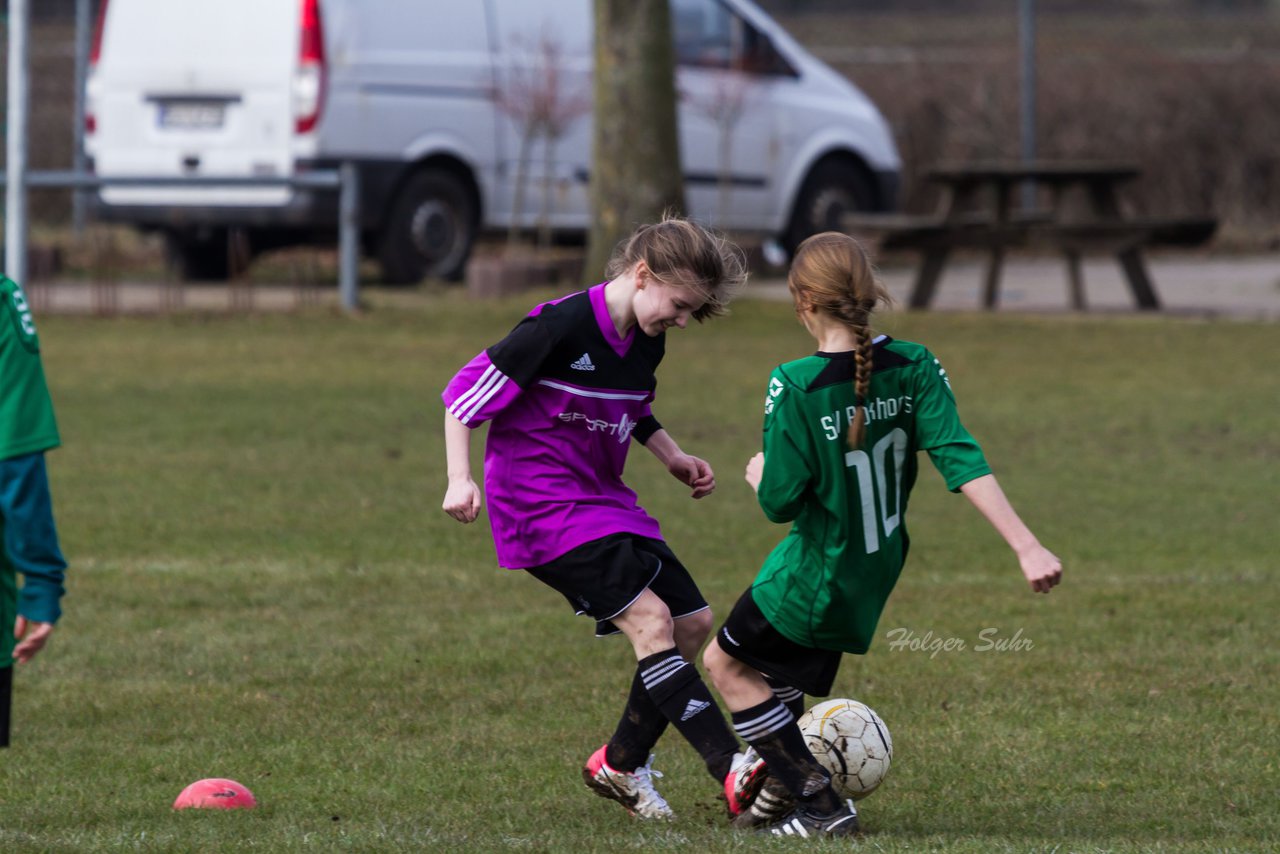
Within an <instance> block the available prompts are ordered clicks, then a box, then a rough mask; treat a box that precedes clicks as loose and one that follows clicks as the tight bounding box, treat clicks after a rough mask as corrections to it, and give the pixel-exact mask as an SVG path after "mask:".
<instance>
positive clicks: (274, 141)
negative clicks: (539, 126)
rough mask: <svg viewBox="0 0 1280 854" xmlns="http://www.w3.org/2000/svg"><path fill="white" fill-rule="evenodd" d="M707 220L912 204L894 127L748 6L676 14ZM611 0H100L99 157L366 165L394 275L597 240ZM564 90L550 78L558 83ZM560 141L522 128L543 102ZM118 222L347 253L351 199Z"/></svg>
mask: <svg viewBox="0 0 1280 854" xmlns="http://www.w3.org/2000/svg"><path fill="white" fill-rule="evenodd" d="M671 7H672V19H673V29H674V31H675V45H676V54H677V60H678V63H679V67H678V70H677V87H678V90H679V96H680V107H679V113H680V115H679V133H680V155H681V160H682V167H683V169H684V172H685V188H686V189H685V193H686V203H687V206H688V209H689V211H688V212H689V214H690V215H691V216H693V217H694V218H696V219H699V220H701V221H704V222H709V223H711V224H713V225H715V226H716V227H718V228H722V229H731V230H734V231H741V232H752V233H759V234H761V235H765V236H771V237H777V238H779V239H780V240H781V241H782V243H783V245H784V246H787V247H788V248H790V247H794V245H795V244H796V243H797V242H798V241H799V240H801V239H802V238H803V237H805V236H807V235H808V234H810V233H813V232H814V231H817V230H821V229H824V228H827V227H833V226H835V225H836V224H837V222H838V219H839V216H840V214H841V213H842V212H843V211H844V210H846V209H859V210H885V209H889V208H891V207H892V206H893V205H894V204H895V201H896V199H895V196H896V192H897V184H898V176H899V171H900V161H899V158H898V153H897V150H896V148H895V146H894V143H893V139H892V136H891V134H890V132H889V129H888V126H887V124H886V122H885V120H884V118H883V117H882V116H881V115H880V113H879V112H878V111H877V110H876V108H875V106H874V105H872V104H871V102H870V101H869V100H868V99H867V98H866V97H865V96H864V95H863V94H862V93H861V92H859V91H858V90H857V89H856V88H855V87H854V86H853V85H852V84H851V83H849V81H847V80H846V79H844V78H843V77H841V76H840V75H839V74H837V73H836V72H834V71H833V70H831V69H830V68H828V67H827V66H826V65H824V64H822V63H821V62H819V61H818V60H817V59H815V58H814V57H813V56H811V55H810V54H809V53H807V52H806V51H805V50H804V49H803V48H801V47H800V46H799V45H798V44H797V43H796V42H795V41H794V40H793V39H792V38H791V37H790V36H789V35H787V33H786V32H785V31H784V30H782V29H781V28H780V27H779V26H778V25H777V24H776V23H775V22H774V21H773V20H771V19H770V18H769V17H768V16H767V15H766V14H765V13H764V12H762V11H761V10H760V9H759V8H758V7H757V6H755V5H754V4H753V3H751V2H749V1H748V0H671ZM591 41H592V0H462V2H457V0H453V2H446V0H217V2H211V0H103V2H102V7H101V14H100V17H99V22H98V30H97V33H96V35H95V39H94V44H93V52H92V55H91V63H92V64H91V71H90V76H89V80H88V91H87V109H88V115H87V117H86V122H87V125H88V127H87V134H86V140H87V141H86V145H87V148H88V153H89V156H90V157H91V158H92V161H93V163H94V168H95V170H96V171H97V173H98V174H99V175H102V176H104V177H114V176H182V175H191V176H236V177H246V176H261V177H277V176H293V175H297V174H299V173H303V172H306V171H308V170H316V169H328V168H334V167H336V166H337V165H338V164H339V163H341V162H343V161H352V162H354V163H355V164H357V166H358V168H359V172H360V177H361V181H360V187H361V194H360V204H361V226H362V241H363V247H364V251H365V252H366V254H369V255H373V256H376V257H377V258H378V260H379V261H380V263H381V266H382V270H383V273H384V276H385V279H386V280H387V281H388V282H394V283H407V282H415V281H418V280H420V279H421V278H422V277H424V276H426V275H431V276H437V277H444V278H456V277H458V276H459V275H460V274H461V273H462V270H463V267H464V265H465V263H466V260H467V256H468V254H469V253H470V250H471V246H472V244H473V242H474V240H475V238H476V236H477V234H478V233H480V232H481V231H488V230H497V229H506V228H508V227H510V226H512V225H513V224H514V225H515V226H516V227H518V228H522V229H525V228H532V227H534V225H535V224H538V223H541V224H543V225H545V226H546V227H548V228H550V229H553V230H554V231H555V232H557V233H559V234H570V235H572V234H575V233H576V234H581V233H584V232H585V231H586V230H587V227H588V224H589V218H590V216H591V212H590V210H589V206H588V194H587V182H588V179H589V177H590V174H591V163H590V153H591V136H592V129H591V124H592V119H591V115H590V96H591V92H590V88H591V66H592V48H591ZM552 82H554V84H555V85H554V86H552V85H550V84H551V83H552ZM547 91H554V92H555V95H554V96H553V97H552V99H551V112H553V113H556V114H557V115H558V117H559V118H560V122H559V125H560V127H559V128H558V136H556V137H555V138H553V139H551V140H550V143H548V139H547V135H546V134H543V133H525V132H523V128H524V127H525V126H527V125H528V124H529V122H528V121H527V120H528V119H530V115H529V106H530V104H533V103H535V102H537V103H543V104H544V105H545V102H546V98H545V97H543V98H542V100H541V101H539V100H538V99H539V97H540V96H541V95H545V93H546V92H547ZM98 209H99V212H100V214H101V215H102V216H103V217H104V218H107V219H110V220H114V221H120V222H131V223H135V224H137V225H139V226H142V227H144V228H149V229H160V230H162V231H163V232H164V233H165V234H166V235H167V237H168V239H169V246H170V248H171V250H172V252H173V254H174V256H175V258H176V259H177V260H178V261H180V262H181V266H182V269H183V270H184V272H185V273H186V274H187V275H188V276H190V277H194V278H213V277H219V276H221V275H225V273H226V271H227V258H228V252H227V235H228V232H229V229H231V228H235V229H240V230H242V233H244V234H247V235H248V238H249V241H250V244H251V246H252V248H253V250H255V251H260V250H263V249H267V248H271V247H275V246H281V245H286V244H290V243H299V242H316V241H332V240H333V238H334V235H335V234H336V227H337V197H336V194H334V193H331V192H321V191H312V190H294V189H289V188H281V187H263V188H257V187H252V188H243V187H233V188H210V187H200V188H184V187H161V188H146V187H106V188H103V189H102V191H101V192H100V196H99V206H98Z"/></svg>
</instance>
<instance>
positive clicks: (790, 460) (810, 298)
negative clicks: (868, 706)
mask: <svg viewBox="0 0 1280 854" xmlns="http://www.w3.org/2000/svg"><path fill="white" fill-rule="evenodd" d="M787 283H788V286H789V287H790V290H791V296H792V299H793V301H794V303H795V309H796V314H797V315H798V316H799V318H800V321H801V322H802V323H803V324H804V327H805V329H807V330H808V331H809V333H810V334H811V335H812V336H813V337H814V339H815V340H816V342H817V344H818V352H817V353H815V354H813V355H811V356H806V357H805V358H802V359H797V360H795V361H792V362H788V363H786V364H783V365H780V366H779V367H778V368H776V369H775V370H774V371H773V374H772V376H771V377H770V378H769V387H768V390H767V392H766V397H765V416H764V451H763V453H760V454H756V456H755V457H753V458H752V459H751V461H750V462H749V463H748V464H747V470H746V479H747V482H748V483H749V484H751V486H752V487H753V488H754V489H755V490H756V495H757V498H758V499H759V502H760V506H761V508H762V509H763V510H764V513H765V515H766V516H767V517H768V518H769V519H770V520H771V521H774V522H791V523H792V527H791V531H790V532H789V533H788V535H787V536H786V538H784V539H783V541H782V542H781V543H779V545H778V546H777V547H776V548H775V549H774V550H773V552H772V553H771V554H770V555H769V557H768V558H766V560H765V562H764V566H763V567H762V568H761V570H760V572H759V574H758V575H757V576H756V579H755V581H754V582H753V583H752V585H751V587H750V588H749V589H748V590H747V591H746V592H745V593H744V594H743V595H742V597H741V598H740V599H739V600H738V603H737V604H736V605H735V606H734V608H733V610H732V612H731V613H730V614H729V616H728V618H727V619H726V620H725V622H724V625H723V626H722V627H721V629H720V631H719V632H717V633H716V637H715V638H714V639H713V640H712V641H711V643H710V644H709V645H708V646H707V649H706V652H705V653H704V656H703V661H704V663H705V665H706V668H707V671H708V673H710V674H711V677H712V679H713V680H714V682H715V685H716V688H717V689H718V690H719V691H720V694H721V696H722V697H723V698H724V700H725V705H726V706H727V707H728V708H729V710H730V712H732V716H733V723H734V727H735V729H736V730H737V731H738V733H739V735H741V736H742V737H743V738H744V739H746V741H747V742H748V743H750V744H751V746H752V748H753V749H754V750H755V752H756V754H757V757H758V758H757V759H756V761H757V762H758V763H759V764H760V765H761V766H762V768H761V771H760V774H759V775H758V776H761V777H764V779H765V782H764V785H763V788H762V790H761V791H760V792H759V794H758V795H757V796H756V798H755V800H754V802H753V803H752V805H751V807H750V808H749V809H748V810H746V811H745V812H744V813H743V814H741V815H740V816H739V817H738V819H737V820H736V822H735V823H737V824H740V825H745V826H761V825H772V827H771V829H772V830H773V831H774V832H775V833H779V834H785V835H819V836H820V835H827V836H845V835H850V834H854V833H857V832H858V819H857V810H856V808H855V807H854V805H853V802H852V801H846V802H845V803H843V804H842V803H841V802H840V799H839V798H838V796H836V794H835V793H834V791H833V790H832V789H831V786H830V782H829V780H828V778H827V774H826V772H825V771H824V770H823V769H822V767H821V766H820V765H819V764H818V763H817V761H816V760H815V759H814V758H813V755H812V754H811V753H810V752H809V750H808V749H807V747H806V745H805V742H804V739H803V736H802V735H801V734H800V730H799V728H798V727H797V726H796V723H795V721H796V718H797V717H798V716H799V715H800V713H801V712H802V711H803V709H804V695H805V694H810V695H817V696H825V695H827V694H829V693H830V691H831V686H832V684H833V683H834V680H835V676H836V671H837V669H838V668H839V664H840V659H841V656H842V654H843V653H846V652H849V653H855V654H861V653H865V652H866V651H867V648H868V647H869V646H870V644H871V640H872V637H873V635H874V632H875V628H876V623H877V622H878V620H879V618H880V612H881V611H882V610H883V609H884V605H885V601H886V600H887V599H888V597H889V594H890V592H891V591H892V590H893V587H894V584H895V583H896V582H897V580H898V575H899V573H900V572H901V570H902V565H903V562H904V561H905V560H906V556H907V550H908V545H909V542H910V540H909V538H908V536H907V526H906V512H907V501H908V498H909V497H910V494H911V488H912V486H914V484H915V480H916V474H917V461H916V457H917V451H924V452H926V453H927V454H928V455H929V458H930V460H931V461H932V462H933V464H934V466H935V467H937V469H938V471H939V472H940V473H941V474H942V477H943V479H944V480H945V482H946V485H947V488H948V489H950V490H952V491H957V492H960V493H961V494H963V495H964V496H965V497H966V498H968V499H969V501H970V502H972V504H973V505H974V506H975V507H976V508H977V509H978V511H979V512H980V513H981V514H982V515H983V516H984V517H985V518H986V519H987V521H988V522H990V523H991V525H992V526H993V527H994V528H995V529H996V531H997V532H999V533H1000V535H1001V536H1002V537H1003V538H1004V539H1005V541H1006V542H1007V543H1008V544H1009V547H1010V548H1011V549H1012V550H1013V552H1014V554H1015V555H1016V556H1017V558H1018V562H1019V564H1020V565H1021V568H1022V574H1023V576H1024V577H1025V578H1026V580H1027V583H1028V584H1029V585H1030V587H1031V589H1032V590H1034V591H1036V592H1039V593H1047V592H1049V590H1050V589H1051V588H1053V587H1054V586H1055V585H1056V584H1058V582H1059V581H1060V580H1061V578H1062V565H1061V563H1060V562H1059V560H1058V558H1057V557H1055V556H1054V555H1053V554H1052V553H1051V552H1050V551H1049V550H1048V549H1046V548H1045V547H1044V546H1042V545H1041V544H1040V542H1039V540H1037V539H1036V537H1035V535H1034V534H1032V532H1031V531H1030V530H1029V529H1028V528H1027V526H1026V525H1025V524H1024V523H1023V522H1022V520H1021V519H1020V518H1019V517H1018V514H1017V513H1016V512H1015V511H1014V509H1013V507H1012V506H1011V505H1010V503H1009V501H1008V499H1007V498H1006V497H1005V495H1004V492H1003V490H1001V488H1000V485H999V484H998V483H997V482H996V478H995V476H994V475H993V474H992V473H991V469H990V467H989V466H988V465H987V462H986V459H985V458H984V457H983V454H982V449H981V448H980V447H979V446H978V443H977V442H976V441H975V440H974V439H973V437H972V436H971V435H970V434H969V432H968V431H967V430H966V429H965V428H964V425H963V424H961V422H960V419H959V416H958V415H957V413H956V404H955V398H954V396H953V395H952V392H951V385H950V382H949V381H948V379H947V375H946V372H945V371H944V370H943V368H942V365H941V364H940V363H939V361H938V360H937V359H936V358H934V356H933V354H932V353H930V352H929V351H928V350H927V349H926V348H925V347H923V346H921V345H919V344H913V343H910V342H906V341H896V340H894V339H892V338H890V337H889V336H887V335H879V336H875V335H873V333H872V332H871V330H870V319H871V313H872V311H873V310H874V309H875V307H876V306H877V305H878V304H879V303H881V302H887V301H888V293H887V292H886V291H885V290H884V287H883V285H881V284H880V283H879V282H878V281H877V280H876V278H875V275H874V271H873V269H872V266H871V263H870V261H869V260H868V258H867V255H866V252H865V251H864V250H863V248H862V246H861V245H860V244H859V243H858V242H857V241H856V240H855V239H853V238H852V237H849V236H848V235H844V234H836V233H833V232H827V233H824V234H818V235H815V236H813V237H811V238H809V239H808V240H806V241H805V242H804V243H803V244H801V246H800V248H799V249H798V250H797V252H796V257H795V260H794V262H793V264H792V267H791V271H790V273H789V275H788V277H787Z"/></svg>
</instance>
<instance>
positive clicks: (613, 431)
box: [441, 283, 665, 569]
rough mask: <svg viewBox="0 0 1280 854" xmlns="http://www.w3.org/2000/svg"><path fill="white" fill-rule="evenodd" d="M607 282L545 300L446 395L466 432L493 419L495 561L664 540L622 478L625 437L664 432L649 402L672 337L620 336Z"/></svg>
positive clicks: (489, 482) (488, 480)
mask: <svg viewBox="0 0 1280 854" xmlns="http://www.w3.org/2000/svg"><path fill="white" fill-rule="evenodd" d="M606 285H607V283H606V284H603V285H596V286H595V287H593V288H591V289H590V290H586V291H581V292H579V293H576V294H572V295H570V296H567V297H564V298H562V299H559V300H555V301H553V302H547V303H543V304H541V305H539V306H537V307H536V308H534V309H533V311H531V312H529V315H528V317H526V318H525V319H524V320H522V321H521V322H520V323H519V324H518V325H517V326H516V328H515V329H513V330H511V333H510V334H509V335H507V337H506V338H504V339H502V340H501V341H499V342H498V343H497V344H494V345H493V346H492V347H490V348H488V349H487V350H485V351H484V352H482V353H481V354H480V355H478V356H476V357H475V358H474V359H472V360H471V361H470V362H468V363H467V365H466V366H465V367H463V368H462V370H460V371H459V372H458V373H457V375H455V376H454V378H453V379H452V380H450V381H449V385H448V386H447V387H446V388H445V390H444V394H443V395H441V396H442V398H443V399H444V404H445V406H446V407H448V409H449V412H450V413H452V414H453V416H454V417H455V418H457V419H458V420H459V421H461V422H462V423H463V424H465V425H467V426H468V427H476V426H478V425H480V424H482V423H484V422H485V421H490V422H491V423H490V425H489V439H488V442H487V444H486V446H485V456H484V483H485V493H486V495H487V497H488V501H489V521H490V524H491V525H492V527H493V541H494V545H495V547H496V549H497V552H498V563H499V564H501V565H502V566H505V567H508V568H511V569H524V568H527V567H533V566H539V565H541V564H544V563H546V562H547V561H550V560H552V559H554V558H556V557H559V556H560V555H562V554H564V553H565V552H567V551H569V550H570V549H573V548H575V547H577V546H580V545H582V544H583V543H586V542H589V541H591V540H595V539H599V538H600V537H604V536H607V535H609V534H616V533H632V534H639V535H641V536H645V537H653V538H655V539H661V538H662V534H661V531H660V529H659V527H658V523H657V521H656V520H654V519H653V518H652V517H650V516H649V514H647V513H646V512H645V511H644V509H643V508H641V507H640V505H639V504H638V503H637V502H636V494H635V493H634V492H633V491H632V490H631V489H630V488H629V487H627V485H626V484H624V483H623V482H622V470H623V467H624V466H625V464H626V461H627V451H628V449H629V448H630V445H631V442H630V439H631V438H632V437H633V436H634V437H635V438H636V440H638V441H639V442H641V443H644V442H646V441H647V440H648V439H649V437H650V436H652V435H653V434H654V433H655V432H657V431H658V430H659V429H660V425H659V424H658V422H657V419H655V418H654V417H653V414H652V412H651V411H650V408H649V405H650V403H651V402H652V401H653V397H654V389H655V388H656V386H657V380H656V378H655V377H654V371H655V370H656V369H657V367H658V363H659V362H661V361H662V355H663V352H664V348H665V336H664V335H658V336H657V337H653V338H650V337H649V336H647V335H645V334H644V333H643V332H640V331H639V330H638V327H636V326H633V327H632V328H631V330H630V331H629V332H628V333H627V335H626V337H622V338H620V337H619V336H618V333H617V329H616V328H615V327H614V325H613V320H612V319H611V318H610V317H609V310H608V307H607V306H606V305H605V299H604V289H605V287H606Z"/></svg>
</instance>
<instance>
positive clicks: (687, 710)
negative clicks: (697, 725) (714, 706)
mask: <svg viewBox="0 0 1280 854" xmlns="http://www.w3.org/2000/svg"><path fill="white" fill-rule="evenodd" d="M709 708H711V704H710V703H708V702H707V701H706V700H690V701H689V705H687V706H685V707H684V714H683V715H681V716H680V720H682V721H687V720H689V718H691V717H693V716H694V715H696V714H697V713H698V712H700V711H702V710H703V709H709Z"/></svg>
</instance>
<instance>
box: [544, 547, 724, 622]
mask: <svg viewBox="0 0 1280 854" xmlns="http://www.w3.org/2000/svg"><path fill="white" fill-rule="evenodd" d="M525 571H526V572H528V573H529V574H530V575H532V576H533V577H534V578H536V579H538V580H539V581H541V582H542V583H543V584H545V585H547V586H548V587H550V588H552V589H553V590H556V591H558V592H559V593H560V594H561V595H562V596H564V598H565V599H567V600H569V604H570V605H571V606H572V607H573V610H574V613H575V614H586V615H587V616H589V617H592V618H593V619H595V621H596V637H604V636H605V635H612V634H617V633H618V632H619V631H620V629H618V627H617V626H615V625H614V624H613V623H612V622H610V620H612V619H613V618H614V617H616V616H618V615H619V614H621V613H622V612H623V611H625V610H627V608H629V607H630V606H631V603H632V602H634V601H636V599H638V598H640V594H641V593H643V592H644V591H645V590H646V589H648V590H652V591H653V592H654V593H655V594H657V596H658V598H659V599H661V600H662V601H663V602H665V603H666V605H667V608H668V609H669V610H670V611H671V616H672V617H673V618H674V619H677V620H678V619H680V618H681V617H687V616H689V615H690V614H696V613H698V612H699V611H705V610H706V609H707V608H708V607H709V606H708V605H707V600H706V599H704V598H703V597H702V591H700V590H699V589H698V585H697V584H695V583H694V581H693V576H691V575H689V570H687V569H685V567H684V564H682V563H681V562H680V560H679V559H678V558H677V557H676V556H675V553H673V552H672V551H671V549H669V548H668V547H667V544H666V543H664V542H662V541H661V540H654V539H651V538H649V537H642V536H640V535H639V534H609V535H608V536H606V537H601V538H600V539H598V540H592V541H591V542H588V543H583V544H582V545H580V546H578V547H577V548H575V549H571V550H569V551H567V552H565V553H564V554H562V555H560V557H558V558H556V559H554V560H551V561H548V562H547V563H544V564H542V565H541V566H534V567H530V568H529V569H527V570H525Z"/></svg>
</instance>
